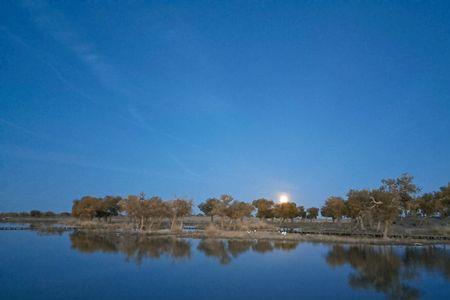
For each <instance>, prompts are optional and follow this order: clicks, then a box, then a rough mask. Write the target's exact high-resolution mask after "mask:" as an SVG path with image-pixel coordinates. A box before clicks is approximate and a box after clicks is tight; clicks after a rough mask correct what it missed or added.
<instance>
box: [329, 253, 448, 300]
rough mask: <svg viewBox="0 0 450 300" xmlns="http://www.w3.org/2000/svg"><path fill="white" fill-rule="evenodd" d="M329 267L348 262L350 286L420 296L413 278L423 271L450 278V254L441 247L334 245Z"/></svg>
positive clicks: (393, 295)
mask: <svg viewBox="0 0 450 300" xmlns="http://www.w3.org/2000/svg"><path fill="white" fill-rule="evenodd" d="M326 261H327V263H328V264H329V265H330V266H333V267H335V266H342V265H344V264H349V265H350V266H351V267H352V268H353V269H354V273H351V274H350V275H349V278H348V281H349V285H350V286H351V287H352V288H355V289H372V290H375V291H377V292H381V293H384V294H385V295H386V297H387V298H389V299H418V298H419V296H420V293H419V289H417V288H415V287H414V286H413V284H412V282H411V279H416V278H418V277H419V273H420V271H421V270H426V271H429V272H438V273H440V274H441V275H442V276H444V277H445V278H447V279H450V253H449V251H448V250H446V249H445V248H442V247H436V246H434V247H432V246H430V247H423V248H422V247H407V248H406V249H404V251H402V249H401V248H396V247H391V246H340V245H336V246H332V248H331V250H330V251H329V252H328V254H327V256H326Z"/></svg>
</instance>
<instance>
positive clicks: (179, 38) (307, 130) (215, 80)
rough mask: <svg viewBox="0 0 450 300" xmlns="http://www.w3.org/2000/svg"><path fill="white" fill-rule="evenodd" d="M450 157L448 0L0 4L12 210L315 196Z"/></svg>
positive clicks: (1, 149)
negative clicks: (134, 200) (134, 197)
mask: <svg viewBox="0 0 450 300" xmlns="http://www.w3.org/2000/svg"><path fill="white" fill-rule="evenodd" d="M127 2H128V3H127ZM449 157H450V4H449V2H448V1H442V2H439V1H395V2H391V1H385V2H382V1H367V2H365V1H342V2H340V1H204V2H202V1H160V2H156V1H153V2H149V1H111V2H110V4H105V3H104V1H50V2H35V1H23V2H22V1H1V2H0V211H8V210H29V209H32V208H38V209H44V210H47V209H53V210H68V209H70V207H71V201H72V200H73V199H75V198H78V197H81V196H82V195H87V194H90V195H96V196H103V195H106V194H119V195H127V194H133V193H139V192H140V191H144V192H146V193H147V194H148V195H149V196H150V195H155V194H156V195H160V196H162V197H163V198H166V199H170V198H171V197H174V196H183V197H189V198H193V199H195V201H196V202H197V203H198V202H200V201H203V200H204V199H205V198H207V197H210V196H218V195H220V194H222V193H230V194H232V195H233V196H235V198H237V199H240V200H245V201H250V200H253V199H256V198H258V197H270V198H276V196H277V194H278V193H280V192H285V193H289V194H290V195H291V197H292V199H294V200H295V201H296V202H297V203H299V204H302V205H305V206H312V205H315V206H319V205H321V204H322V202H323V201H324V199H325V198H326V197H327V196H329V195H332V194H333V195H341V196H344V195H345V193H346V192H347V191H348V189H350V188H364V187H376V186H377V185H378V184H379V180H380V179H381V178H385V177H394V176H398V175H399V174H401V173H403V172H409V173H411V174H413V175H414V176H415V177H416V182H417V183H418V184H419V185H420V186H421V187H422V188H423V190H425V191H430V190H435V189H437V188H438V187H439V186H442V185H444V184H446V183H447V182H448V181H450V159H449Z"/></svg>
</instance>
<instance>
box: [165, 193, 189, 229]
mask: <svg viewBox="0 0 450 300" xmlns="http://www.w3.org/2000/svg"><path fill="white" fill-rule="evenodd" d="M191 213H192V201H191V200H185V199H180V198H178V199H175V200H172V201H170V202H169V214H170V217H171V218H172V222H171V226H170V229H171V230H174V229H175V228H176V225H177V221H178V220H179V219H181V228H183V220H182V218H183V217H186V216H190V215H191Z"/></svg>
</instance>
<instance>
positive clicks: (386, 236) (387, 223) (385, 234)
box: [383, 221, 389, 239]
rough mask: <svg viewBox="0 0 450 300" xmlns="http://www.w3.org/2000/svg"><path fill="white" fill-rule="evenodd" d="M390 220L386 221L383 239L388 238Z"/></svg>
mask: <svg viewBox="0 0 450 300" xmlns="http://www.w3.org/2000/svg"><path fill="white" fill-rule="evenodd" d="M388 231H389V221H384V232H383V239H388V238H389V237H388Z"/></svg>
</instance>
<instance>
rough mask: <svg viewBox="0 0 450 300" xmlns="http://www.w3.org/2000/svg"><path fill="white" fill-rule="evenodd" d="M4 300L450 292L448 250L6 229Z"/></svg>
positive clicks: (0, 256) (0, 265) (1, 277)
mask: <svg viewBox="0 0 450 300" xmlns="http://www.w3.org/2000/svg"><path fill="white" fill-rule="evenodd" d="M0 283H1V288H0V299H108V300H116V299H448V298H449V297H450V247H448V248H447V247H445V246H426V247H405V246H356V245H338V244H320V243H298V242H290V241H266V240H221V239H204V240H198V239H173V238H148V237H142V236H137V235H127V236H123V235H93V234H87V233H83V232H51V231H49V232H45V231H38V232H36V231H0Z"/></svg>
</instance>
